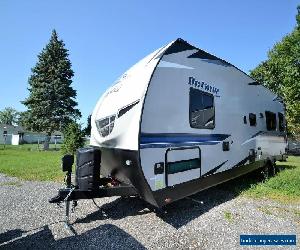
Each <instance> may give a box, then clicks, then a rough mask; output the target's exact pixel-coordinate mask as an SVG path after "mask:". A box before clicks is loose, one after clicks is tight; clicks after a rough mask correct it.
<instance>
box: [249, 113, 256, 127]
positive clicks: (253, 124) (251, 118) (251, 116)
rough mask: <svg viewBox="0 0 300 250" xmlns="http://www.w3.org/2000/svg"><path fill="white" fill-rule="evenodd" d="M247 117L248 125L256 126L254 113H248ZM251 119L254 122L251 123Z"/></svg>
mask: <svg viewBox="0 0 300 250" xmlns="http://www.w3.org/2000/svg"><path fill="white" fill-rule="evenodd" d="M248 118H249V125H250V126H251V127H256V124H257V120H256V114H254V113H249V115H248ZM253 121H254V123H253Z"/></svg>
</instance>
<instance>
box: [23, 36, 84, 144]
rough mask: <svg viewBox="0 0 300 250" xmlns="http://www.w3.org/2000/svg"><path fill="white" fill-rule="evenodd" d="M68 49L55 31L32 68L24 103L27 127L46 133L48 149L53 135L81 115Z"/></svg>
mask: <svg viewBox="0 0 300 250" xmlns="http://www.w3.org/2000/svg"><path fill="white" fill-rule="evenodd" d="M68 56H69V54H68V50H67V49H66V48H65V44H64V42H63V41H62V40H59V39H58V35H57V33H56V31H55V30H53V31H52V36H51V39H50V41H49V43H48V44H47V45H46V47H45V48H44V49H43V50H42V52H41V53H40V54H39V55H38V62H37V64H36V65H35V67H34V68H32V69H31V71H32V75H31V76H30V78H29V81H28V83H29V88H28V90H29V92H30V94H29V97H28V98H27V99H26V100H25V101H23V102H22V103H23V104H24V105H25V106H27V108H28V110H27V111H26V121H25V124H26V127H27V128H28V129H31V130H34V131H37V132H45V133H46V134H47V136H46V140H45V143H44V149H48V147H49V146H48V145H49V140H50V136H51V134H52V133H53V132H54V131H55V130H62V129H63V128H64V127H65V126H66V125H67V124H68V123H69V122H70V121H72V120H76V119H77V118H79V117H80V116H81V114H80V111H79V110H78V109H77V108H76V106H77V102H76V101H75V98H76V91H75V90H74V89H73V88H72V86H71V84H72V77H73V75H74V72H73V70H72V69H71V62H70V60H69V58H68Z"/></svg>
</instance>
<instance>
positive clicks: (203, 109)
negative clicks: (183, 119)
mask: <svg viewBox="0 0 300 250" xmlns="http://www.w3.org/2000/svg"><path fill="white" fill-rule="evenodd" d="M190 126H191V127H192V128H206V129H212V128H214V127H215V110H214V96H213V95H211V94H208V93H205V92H203V91H200V90H198V89H194V88H190Z"/></svg>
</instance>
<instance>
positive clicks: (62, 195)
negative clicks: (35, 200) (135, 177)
mask: <svg viewBox="0 0 300 250" xmlns="http://www.w3.org/2000/svg"><path fill="white" fill-rule="evenodd" d="M73 164H74V156H73V155H65V156H63V157H62V164H61V166H62V170H63V172H66V176H65V184H66V187H65V188H62V189H60V190H59V191H58V195H57V196H55V197H53V198H51V199H50V200H49V202H50V203H57V204H60V203H62V202H65V206H66V217H65V218H66V221H65V222H66V225H67V226H68V225H69V213H70V202H71V201H72V202H73V204H72V208H75V207H76V206H77V201H78V200H81V199H94V198H102V197H111V196H134V195H137V194H138V193H137V190H136V189H135V188H134V187H133V186H132V185H130V184H126V183H122V182H120V181H118V180H117V179H115V177H114V176H108V177H101V176H100V169H101V151H100V149H98V148H94V147H88V148H81V149H79V150H78V151H77V155H76V175H75V183H74V184H73V183H72V181H71V179H72V178H71V176H72V166H73Z"/></svg>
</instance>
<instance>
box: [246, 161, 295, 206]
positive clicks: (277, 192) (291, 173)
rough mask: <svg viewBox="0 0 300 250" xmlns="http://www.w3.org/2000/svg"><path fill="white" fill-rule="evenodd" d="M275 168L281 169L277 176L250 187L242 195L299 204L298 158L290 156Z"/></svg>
mask: <svg viewBox="0 0 300 250" xmlns="http://www.w3.org/2000/svg"><path fill="white" fill-rule="evenodd" d="M277 166H278V167H279V168H280V169H282V170H281V171H280V172H279V173H278V174H277V175H275V176H274V177H272V178H270V179H268V180H266V181H264V182H259V183H256V184H253V185H251V186H250V188H248V189H246V190H244V191H242V194H243V195H245V196H248V197H253V198H259V199H263V198H268V199H273V200H277V201H281V202H300V157H295V156H290V157H289V158H288V161H287V162H277Z"/></svg>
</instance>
